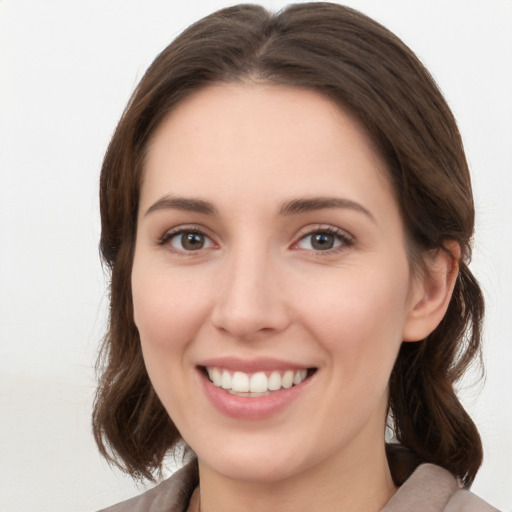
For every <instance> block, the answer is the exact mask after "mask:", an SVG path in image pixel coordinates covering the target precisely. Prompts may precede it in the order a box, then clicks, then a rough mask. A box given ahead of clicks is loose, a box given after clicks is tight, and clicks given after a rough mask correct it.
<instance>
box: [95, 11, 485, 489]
mask: <svg viewBox="0 0 512 512" xmlns="http://www.w3.org/2000/svg"><path fill="white" fill-rule="evenodd" d="M240 80H244V81H251V80H252V81H256V82H266V83H273V84H285V85H291V86H297V87H307V88H311V89H313V90H315V91H318V92H319V93H321V94H325V95H327V96H329V97H330V98H331V99H333V100H334V101H336V102H337V103H338V104H339V105H340V107H341V108H343V109H347V110H349V111H350V112H351V113H352V114H353V115H355V116H356V117H357V118H358V119H359V120H360V121H361V122H362V123H363V124H364V126H365V127H366V129H367V131H368V133H369V135H370V137H371V138H372V139H373V141H374V142H375V145H376V146H377V148H378V149H379V150H380V151H381V153H382V155H383V157H384V158H385V160H386V162H387V163H388V168H389V177H390V180H391V182H392V184H393V186H394V190H395V193H396V199H397V202H398V204H399V206H400V209H401V213H402V218H403V221H404V224H405V227H406V231H407V234H408V239H409V248H410V251H411V260H412V261H413V263H414V261H416V262H417V261H418V260H420V259H421V254H422V252H423V251H428V250H432V249H440V248H442V247H443V244H444V243H445V242H446V241H448V240H453V241H455V242H457V243H458V244H459V245H460V247H461V250H462V254H463V257H462V261H461V262H460V273H459V276H458V279H457V283H456V286H455V291H454V293H453V297H452V300H451V302H450V305H449V308H448V312H447V314H446V316H445V318H444V320H443V321H442V322H441V324H440V325H439V326H438V327H437V329H435V331H434V332H433V333H432V334H431V335H430V336H429V337H428V338H427V339H425V340H423V341H420V342H416V343H404V344H403V346H402V348H401V350H400V353H399V356H398V359H397V361H396V365H395V367H394V369H393V373H392V375H391V381H390V407H391V412H392V417H393V418H394V423H395V425H394V427H395V430H396V435H397V438H398V440H399V441H400V442H401V443H402V444H403V445H404V446H405V447H407V448H409V449H410V450H412V451H413V452H414V453H415V455H416V457H417V459H418V461H429V462H434V463H436V464H439V465H440V466H443V467H445V468H447V469H448V470H450V471H451V472H452V473H453V474H454V475H456V476H458V477H459V478H460V479H461V480H462V481H463V482H464V484H465V485H469V484H470V483H471V482H472V480H473V478H474V476H475V474H476V472H477V470H478V467H479V466H480V464H481V460H482V448H481V443H480V439H479V436H478V432H477V430H476V428H475V425H474V424H473V422H472V421H471V419H470V418H469V416H468V415H467V413H466V412H465V411H464V409H463V407H462V405H461V404H460V402H459V400H458V399H457V396H456V394H455V391H454V383H455V382H456V380H457V379H458V378H459V377H460V376H461V375H462V374H463V373H464V371H465V370H466V369H467V367H468V365H469V364H470V363H471V361H473V359H474V358H475V356H477V355H478V353H479V349H480V348H479V347H480V325H481V320H482V314H483V301H482V295H481V292H480V289H479V287H478V284H477V283H476V281H475V279H474V278H473V276H472V274H471V272H470V271H469V269H468V267H467V263H468V262H469V254H470V243H471V237H472V233H473V225H474V206H473V200H472V192H471V182H470V177H469V171H468V168H467V163H466V160H465V156H464V151H463V148H462V142H461V139H460V135H459V132H458V129H457V125H456V123H455V120H454V118H453V115H452V113H451V111H450V109H449V108H448V106H447V105H446V102H445V101H444V99H443V97H442V95H441V93H440V92H439V90H438V88H437V86H436V84H435V83H434V81H433V79H432V78H431V76H430V75H429V73H428V72H427V71H426V70H425V68H424V67H423V66H422V64H421V63H420V62H419V60H418V59H417V57H416V56H415V55H414V54H413V53H412V52H411V51H410V50H409V48H407V46H405V45H404V44H403V43H402V41H400V40H399V39H398V38H397V37H396V36H394V35H393V34H392V33H391V32H389V31H388V30H387V29H385V28H384V27H382V26H381V25H379V24H378V23H376V22H374V21H372V20H371V19H369V18H367V17H366V16H364V15H362V14H361V13H358V12H357V11H354V10H352V9H349V8H346V7H343V6H340V5H337V4H330V3H312V4H297V5H292V6H290V7H288V8H286V9H285V10H283V11H282V12H280V13H277V14H275V15H274V14H271V13H268V12H267V11H265V10H264V9H263V8H261V7H257V6H253V5H239V6H235V7H230V8H228V9H224V10H222V11H219V12H218V13H215V14H212V15H211V16H208V17H206V18H204V19H202V20H200V21H199V22H197V23H196V24H194V25H192V26H191V27H189V28H188V29H187V30H186V31H185V32H184V33H183V34H181V35H180V36H179V37H178V38H177V39H176V40H175V41H174V42H173V43H171V44H170V45H169V46H168V47H167V48H166V49H165V50H164V51H163V52H162V53H161V54H160V55H159V56H158V57H157V58H156V60H155V61H154V63H153V64H152V65H151V66H150V68H149V69H148V71H147V72H146V74H145V75H144V77H143V79H142V80H141V82H140V84H139V85H138V87H137V89H136V91H135V93H134V94H133V96H132V98H131V100H130V103H129V104H128V106H127V108H126V110H125V112H124V114H123V116H122V118H121V121H120V122H119V125H118V127H117V129H116V131H115V133H114V135H113V138H112V140H111V143H110V146H109V148H108V151H107V153H106V155H105V160H104V163H103V167H102V172H101V183H100V205H101V221H102V232H101V243H100V249H101V254H102V257H103V260H104V262H105V263H106V265H107V267H108V268H109V270H110V271H111V273H112V280H111V288H110V290H111V297H110V300H111V307H110V320H109V329H108V332H107V334H106V336H105V340H104V345H103V350H102V357H101V359H100V362H99V368H100V371H102V374H101V378H100V383H99V388H98V392H97V396H96V402H95V409H94V415H93V428H94V433H95V436H96V441H97V443H98V445H99V447H100V450H101V451H102V453H103V454H104V455H105V456H106V457H107V458H108V459H109V460H110V461H113V462H115V463H117V464H119V465H120V466H121V467H123V468H124V469H125V470H126V471H127V472H129V473H130V474H132V475H134V476H143V477H148V478H150V477H151V474H152V472H153V471H155V470H158V468H159V467H160V465H161V462H162V459H163V457H164V455H165V453H166V452H167V451H168V450H169V449H171V448H172V447H173V446H175V444H176V443H177V442H178V441H179V440H180V436H179V433H178V432H177V431H176V429H175V427H174V425H173V424H172V421H171V419H170V418H169V417H168V415H167V413H166V412H165V410H164V408H163V407H162V405H161V404H160V402H159V401H158V399H157V397H156V395H155V392H154V390H153V388H152V386H151V383H150V381H149V377H148V375H147V372H146V370H145V368H144V362H143V358H142V355H141V348H140V340H139V336H138V333H137V329H136V327H135V325H134V323H133V307H132V295H131V284H130V274H131V266H132V259H133V248H134V244H135V236H136V222H137V210H138V197H139V189H140V182H141V175H142V172H143V162H144V154H145V151H146V148H147V145H148V141H149V140H150V139H151V136H152V134H153V133H154V131H155V129H156V128H157V127H158V126H159V124H160V123H161V122H162V120H163V119H164V118H165V117H166V116H167V115H168V114H169V113H170V112H172V109H173V108H174V107H175V106H176V105H177V104H178V103H179V102H180V101H181V100H182V99H184V98H185V97H187V96H188V95H190V94H191V93H192V92H194V91H196V90H198V89H199V88H201V87H205V86H207V85H208V84H212V83H215V82H217V83H218V82H229V81H231V82H236V81H240Z"/></svg>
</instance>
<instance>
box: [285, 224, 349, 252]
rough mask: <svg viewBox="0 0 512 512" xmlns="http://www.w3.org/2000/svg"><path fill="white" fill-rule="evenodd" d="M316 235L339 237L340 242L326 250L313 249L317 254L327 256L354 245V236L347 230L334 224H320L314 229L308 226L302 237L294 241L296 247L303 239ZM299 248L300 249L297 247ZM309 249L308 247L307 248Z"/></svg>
mask: <svg viewBox="0 0 512 512" xmlns="http://www.w3.org/2000/svg"><path fill="white" fill-rule="evenodd" d="M314 235H329V236H332V237H334V238H335V239H337V240H338V241H339V242H340V244H339V245H338V246H336V247H333V248H331V249H325V250H311V252H312V253H313V254H314V255H315V256H319V257H321V256H327V255H331V254H335V253H337V252H340V251H343V250H346V249H347V247H351V246H353V245H354V242H355V240H354V238H353V237H352V236H351V235H349V234H348V233H347V232H346V231H343V230H341V229H339V228H335V227H333V226H318V227H316V228H314V229H310V228H306V229H305V230H304V231H303V233H302V234H301V235H300V238H299V239H298V241H297V242H295V243H294V247H296V246H297V245H298V244H299V243H300V242H301V241H303V240H305V239H306V238H308V237H312V236H314ZM297 250H299V249H297ZM305 250H308V249H305Z"/></svg>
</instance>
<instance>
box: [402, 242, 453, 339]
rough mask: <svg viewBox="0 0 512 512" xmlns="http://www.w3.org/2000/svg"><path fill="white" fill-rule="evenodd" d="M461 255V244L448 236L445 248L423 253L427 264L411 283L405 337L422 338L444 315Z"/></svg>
mask: <svg viewBox="0 0 512 512" xmlns="http://www.w3.org/2000/svg"><path fill="white" fill-rule="evenodd" d="M460 255H461V251H460V245H459V244H458V243H457V242H455V241H453V240H450V241H447V242H446V243H445V244H444V248H442V249H437V250H436V251H434V252H432V253H429V254H427V255H426V256H425V267H426V268H425V270H424V271H423V272H422V273H421V274H420V275H419V276H418V277H417V278H416V279H415V282H414V283H413V285H412V286H413V289H412V291H411V302H410V310H409V312H408V315H407V318H406V321H405V324H404V329H403V334H402V339H403V340H404V341H420V340H423V339H424V338H426V337H427V336H428V335H429V334H430V333H431V332H432V331H433V330H434V329H435V328H436V327H437V326H438V325H439V323H440V322H441V320H442V319H443V317H444V315H445V313H446V311H447V309H448V305H449V304H450V300H451V297H452V293H453V289H454V287H455V282H456V280H457V275H458V273H459V260H460Z"/></svg>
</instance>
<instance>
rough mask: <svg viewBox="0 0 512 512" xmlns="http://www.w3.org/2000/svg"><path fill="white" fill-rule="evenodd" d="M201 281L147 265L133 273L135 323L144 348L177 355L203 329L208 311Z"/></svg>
mask: <svg viewBox="0 0 512 512" xmlns="http://www.w3.org/2000/svg"><path fill="white" fill-rule="evenodd" d="M200 282H201V280H199V279H187V278H186V277H185V278H183V276H181V278H180V276H179V275H173V274H172V273H170V272H169V270H168V269H167V270H166V269H159V268H158V267H153V268H151V266H147V265H146V266H144V265H143V263H142V262H141V263H140V264H138V262H137V260H135V262H134V267H133V271H132V294H133V309H134V321H135V325H136V326H137V329H138V330H139V335H140V339H141V343H142V346H143V349H144V351H145V352H146V353H149V350H148V348H149V347H151V352H154V353H155V354H157V355H159V356H163V355H165V353H168V354H169V355H171V354H176V353H177V352H179V351H180V350H182V349H183V346H184V345H186V344H187V343H188V342H189V341H191V340H192V338H193V337H194V335H195V334H196V332H197V331H198V329H200V327H201V325H202V323H203V322H204V318H205V316H206V314H207V313H206V310H207V307H208V305H207V300H206V294H205V293H204V289H202V287H201V286H200Z"/></svg>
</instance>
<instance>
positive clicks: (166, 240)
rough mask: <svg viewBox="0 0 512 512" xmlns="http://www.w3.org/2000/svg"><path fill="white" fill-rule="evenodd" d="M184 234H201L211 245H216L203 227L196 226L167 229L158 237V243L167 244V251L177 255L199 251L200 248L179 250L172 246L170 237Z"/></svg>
mask: <svg viewBox="0 0 512 512" xmlns="http://www.w3.org/2000/svg"><path fill="white" fill-rule="evenodd" d="M184 234H191V235H201V236H203V237H204V238H205V239H207V240H209V241H210V243H211V244H212V245H216V244H215V243H214V242H213V241H212V239H211V237H210V236H209V235H208V234H206V232H205V231H204V230H203V229H201V228H199V227H197V226H185V227H179V228H176V229H174V230H171V231H167V232H166V233H164V234H163V235H162V236H161V237H160V238H159V240H158V245H159V246H162V247H164V246H167V248H168V250H169V251H171V252H172V253H174V254H176V255H178V256H185V257H186V256H191V255H193V254H194V253H198V252H200V251H201V249H202V248H201V249H197V250H196V251H186V250H180V249H176V248H174V247H172V245H171V243H170V242H171V241H172V239H173V238H175V237H177V236H179V235H184Z"/></svg>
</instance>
